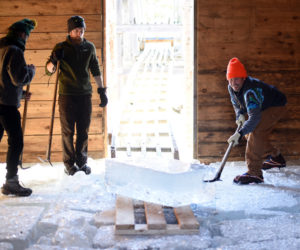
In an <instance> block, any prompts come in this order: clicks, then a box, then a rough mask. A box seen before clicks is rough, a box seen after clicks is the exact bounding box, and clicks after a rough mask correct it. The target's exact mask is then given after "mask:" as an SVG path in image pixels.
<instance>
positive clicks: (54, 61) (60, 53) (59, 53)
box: [50, 48, 64, 67]
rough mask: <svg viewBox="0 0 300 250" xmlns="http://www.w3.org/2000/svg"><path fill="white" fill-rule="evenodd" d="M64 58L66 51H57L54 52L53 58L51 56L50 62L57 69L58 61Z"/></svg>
mask: <svg viewBox="0 0 300 250" xmlns="http://www.w3.org/2000/svg"><path fill="white" fill-rule="evenodd" d="M63 58H64V50H63V49H62V48H61V49H57V50H56V51H52V53H51V56H50V62H52V64H53V65H54V66H55V67H56V65H57V61H60V60H62V59H63Z"/></svg>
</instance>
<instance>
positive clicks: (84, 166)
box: [79, 164, 92, 175]
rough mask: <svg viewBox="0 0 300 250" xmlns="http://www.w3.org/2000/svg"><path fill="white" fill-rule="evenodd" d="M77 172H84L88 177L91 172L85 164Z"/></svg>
mask: <svg viewBox="0 0 300 250" xmlns="http://www.w3.org/2000/svg"><path fill="white" fill-rule="evenodd" d="M79 170H80V171H83V172H85V174H86V175H89V174H91V172H92V170H91V168H90V167H89V166H88V165H86V164H85V165H83V166H82V167H80V168H79Z"/></svg>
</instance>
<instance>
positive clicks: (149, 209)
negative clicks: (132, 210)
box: [144, 202, 167, 229]
mask: <svg viewBox="0 0 300 250" xmlns="http://www.w3.org/2000/svg"><path fill="white" fill-rule="evenodd" d="M144 206H145V214H146V220H147V225H148V229H166V227H167V222H166V219H165V216H164V212H163V208H162V206H161V205H157V204H152V203H148V202H145V203H144Z"/></svg>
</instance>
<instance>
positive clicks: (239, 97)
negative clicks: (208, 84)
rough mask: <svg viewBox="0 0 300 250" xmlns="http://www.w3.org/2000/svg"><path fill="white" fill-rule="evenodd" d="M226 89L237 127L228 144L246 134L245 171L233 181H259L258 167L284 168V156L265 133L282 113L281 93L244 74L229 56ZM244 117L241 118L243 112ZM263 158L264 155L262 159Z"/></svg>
mask: <svg viewBox="0 0 300 250" xmlns="http://www.w3.org/2000/svg"><path fill="white" fill-rule="evenodd" d="M227 80H228V82H229V85H228V91H229V94H230V97H231V102H232V104H233V107H234V110H235V114H236V123H237V124H240V123H241V125H242V126H241V129H240V130H239V131H238V132H236V133H234V134H233V135H232V136H231V137H230V138H229V139H228V143H231V142H233V145H234V146H236V145H238V143H239V141H240V139H241V138H242V137H243V136H246V137H247V146H246V163H247V167H248V172H247V173H245V174H243V175H238V176H236V177H235V178H234V180H233V181H234V182H235V183H237V184H249V183H261V182H263V181H264V179H263V175H262V169H264V170H266V169H270V168H274V167H278V168H281V167H285V166H286V163H285V159H284V158H283V156H282V155H281V154H280V151H279V150H278V149H276V148H274V147H273V146H272V145H271V144H270V141H269V135H270V133H271V132H272V129H273V128H274V126H275V125H276V123H277V122H278V121H279V120H280V119H281V118H283V116H284V115H285V114H286V107H285V104H286V102H287V100H286V97H285V95H284V94H283V93H282V92H280V91H279V90H278V89H277V88H276V87H274V86H272V85H268V84H266V83H264V82H262V81H260V80H258V79H255V78H252V77H250V76H247V72H246V69H245V67H244V65H243V64H242V63H241V62H240V61H239V59H238V58H232V59H231V60H230V61H229V64H228V67H227ZM246 114H247V115H248V120H245V115H246ZM264 157H267V159H266V160H265V162H263V159H264Z"/></svg>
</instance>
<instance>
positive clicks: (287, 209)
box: [0, 159, 300, 250]
mask: <svg viewBox="0 0 300 250" xmlns="http://www.w3.org/2000/svg"><path fill="white" fill-rule="evenodd" d="M89 165H90V166H91V167H92V174H91V175H89V176H86V175H85V174H84V173H81V172H80V173H77V174H76V175H75V176H73V177H69V176H66V175H65V174H64V173H63V166H62V164H61V163H57V164H54V167H51V166H49V165H41V164H37V165H34V166H33V167H32V168H30V169H28V170H20V172H19V175H20V180H21V181H22V182H23V184H24V185H25V186H27V187H30V188H32V189H33V194H32V196H30V197H26V198H15V197H7V196H3V195H0V221H1V224H2V225H1V227H0V249H1V250H2V249H30V250H35V249H43V250H52V249H53V250H54V249H74V250H75V249H178V250H183V249H236V250H239V249H264V250H265V249H270V250H271V249H272V250H274V249H289V250H299V249H300V166H299V164H297V165H296V164H290V165H289V166H288V167H287V168H285V169H282V170H280V171H279V170H269V171H267V172H264V178H265V183H264V184H259V185H248V186H238V185H234V184H232V179H233V178H234V176H236V175H237V174H241V173H244V172H245V171H246V167H245V164H244V163H243V162H235V163H230V162H229V163H227V164H226V166H225V169H224V171H223V174H222V180H223V181H219V182H215V183H207V184H206V186H205V192H210V194H211V199H210V200H206V202H203V203H199V204H197V203H193V204H191V207H192V209H193V211H194V213H195V215H196V216H197V219H198V220H199V222H200V230H199V234H197V235H190V236H189V235H181V236H163V235H158V236H130V237H125V236H115V235H114V228H113V225H111V222H106V223H105V222H101V223H100V222H99V220H98V218H99V215H101V214H102V213H106V214H108V215H109V214H110V215H112V214H113V211H114V206H115V195H114V194H111V193H109V192H107V188H106V185H105V166H104V160H97V161H96V160H92V159H89ZM218 167H219V163H216V164H211V165H209V166H207V172H208V173H210V175H211V176H209V175H208V176H207V178H210V177H213V175H214V173H215V171H216V170H217V168H218ZM209 170H212V171H209ZM0 173H1V174H0V183H1V185H2V183H3V182H4V176H5V165H4V164H0ZM199 181H200V182H201V181H202V180H199ZM154 195H155V194H154ZM191 195H193V196H197V195H198V196H201V195H204V194H203V190H198V193H193V194H191ZM174 199H176V194H174ZM109 219H111V217H109V216H108V221H109Z"/></svg>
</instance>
